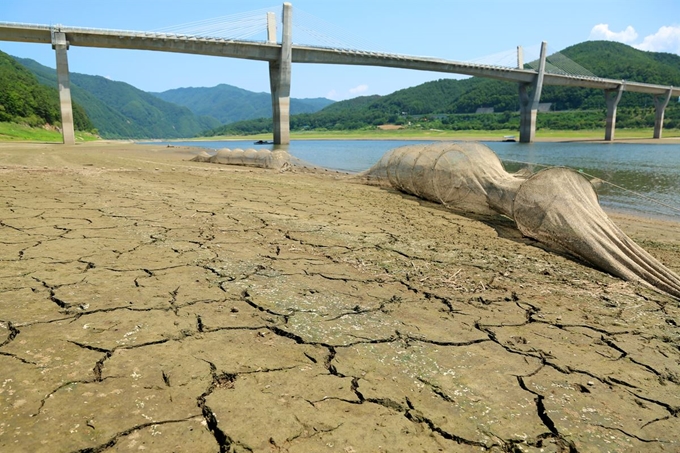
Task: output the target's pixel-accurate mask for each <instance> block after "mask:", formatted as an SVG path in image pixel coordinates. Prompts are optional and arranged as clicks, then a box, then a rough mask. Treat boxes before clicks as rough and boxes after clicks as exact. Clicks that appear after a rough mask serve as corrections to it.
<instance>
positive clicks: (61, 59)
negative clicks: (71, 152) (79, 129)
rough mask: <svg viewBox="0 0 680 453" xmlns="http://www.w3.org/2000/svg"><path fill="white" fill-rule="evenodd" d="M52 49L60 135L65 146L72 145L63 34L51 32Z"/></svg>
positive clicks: (65, 41) (69, 83)
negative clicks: (54, 60) (59, 109)
mask: <svg viewBox="0 0 680 453" xmlns="http://www.w3.org/2000/svg"><path fill="white" fill-rule="evenodd" d="M52 48H53V49H54V51H55V53H56V54H57V82H58V84H59V105H60V108H61V133H62V137H63V141H64V144H65V145H74V144H75V143H76V135H75V132H74V128H73V104H72V102H71V82H70V80H69V74H68V56H67V55H66V53H67V51H68V41H67V40H66V34H65V33H63V32H56V31H53V32H52Z"/></svg>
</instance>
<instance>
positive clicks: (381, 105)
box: [204, 41, 680, 136]
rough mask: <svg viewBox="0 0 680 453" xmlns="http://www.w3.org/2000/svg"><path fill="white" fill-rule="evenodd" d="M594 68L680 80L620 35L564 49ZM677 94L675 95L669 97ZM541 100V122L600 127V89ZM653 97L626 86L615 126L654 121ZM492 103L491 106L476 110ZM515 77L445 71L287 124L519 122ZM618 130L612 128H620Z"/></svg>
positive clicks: (677, 118) (608, 73) (671, 61)
mask: <svg viewBox="0 0 680 453" xmlns="http://www.w3.org/2000/svg"><path fill="white" fill-rule="evenodd" d="M561 53H562V54H563V55H565V56H567V57H568V58H570V59H571V60H573V61H575V62H576V63H578V64H579V65H581V66H583V67H585V68H588V69H589V70H590V71H592V72H593V73H594V74H596V75H598V76H601V77H605V78H611V79H616V80H622V79H623V80H635V81H636V82H645V83H654V84H660V85H666V86H668V85H672V86H680V56H678V55H673V54H664V53H654V52H643V51H640V50H636V49H634V48H632V47H629V46H626V45H624V44H620V43H614V42H608V41H588V42H585V43H581V44H578V45H575V46H572V47H569V48H567V49H564V50H563V51H562V52H561ZM674 101H676V99H674ZM541 102H542V103H550V104H551V111H550V112H546V113H540V114H539V115H538V121H537V129H538V130H548V129H549V130H582V129H583V130H597V129H604V127H605V101H604V96H603V93H602V90H594V89H584V88H577V87H556V86H546V87H544V89H543V92H542V94H541ZM653 105H654V100H653V97H652V96H650V95H645V94H641V93H630V92H625V93H624V94H623V97H622V99H621V102H620V104H619V108H618V112H617V124H616V126H617V130H621V129H625V128H637V129H639V128H648V127H653V125H654V107H653ZM478 108H493V111H494V113H480V114H477V113H475V112H476V111H477V109H478ZM518 110H519V96H518V88H517V84H516V83H510V82H503V81H498V80H492V79H484V78H476V77H472V78H468V79H463V80H453V79H442V80H436V81H432V82H427V83H424V84H422V85H419V86H416V87H412V88H407V89H404V90H399V91H396V92H394V93H392V94H389V95H387V96H367V97H360V98H355V99H350V100H347V101H342V102H337V103H335V104H332V105H330V106H328V107H326V108H324V109H323V110H321V111H320V112H317V113H313V114H301V115H293V116H291V122H290V126H291V131H321V132H323V131H340V130H364V131H367V130H371V129H375V128H376V126H378V125H382V124H395V125H403V126H405V127H407V128H409V129H422V130H430V129H437V130H448V131H458V130H489V131H491V130H498V131H500V130H509V131H513V132H514V131H517V130H518V129H519V113H518ZM664 128H665V129H674V128H680V105H679V104H678V103H677V102H672V103H671V104H669V106H668V108H667V109H666V115H665V120H664ZM271 130H272V121H271V119H270V118H259V119H253V120H249V121H242V122H238V123H233V124H228V125H225V126H221V127H219V128H217V129H214V130H211V131H208V132H205V133H204V134H205V135H209V136H214V135H248V134H262V133H271ZM618 135H620V134H618V133H617V136H618Z"/></svg>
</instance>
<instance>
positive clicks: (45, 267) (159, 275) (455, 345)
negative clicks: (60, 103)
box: [0, 143, 680, 452]
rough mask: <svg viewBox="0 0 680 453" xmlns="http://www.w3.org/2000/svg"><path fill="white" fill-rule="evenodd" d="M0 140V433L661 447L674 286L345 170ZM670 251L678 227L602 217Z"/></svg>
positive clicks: (385, 447) (191, 448)
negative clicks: (663, 289) (633, 276)
mask: <svg viewBox="0 0 680 453" xmlns="http://www.w3.org/2000/svg"><path fill="white" fill-rule="evenodd" d="M190 157H191V155H190V154H189V153H188V151H187V150H186V149H183V148H166V147H163V146H158V147H154V146H136V145H132V144H125V143H95V144H88V145H77V146H74V147H63V146H57V145H42V144H30V145H24V144H22V145H18V144H1V145H0V261H2V266H0V451H5V450H7V451H51V452H54V451H67V452H70V451H131V450H138V449H140V447H144V448H146V449H147V450H148V451H186V452H217V451H258V452H259V451H291V452H292V451H309V452H319V451H333V452H335V451H339V452H351V451H356V452H363V451H366V452H376V451H428V452H429V451H480V450H486V451H497V452H501V451H510V449H511V448H512V447H513V446H514V447H517V448H518V447H521V449H522V451H536V452H538V451H553V452H556V451H570V448H571V449H572V450H571V451H579V452H586V451H631V452H632V451H675V450H678V448H680V421H679V419H678V417H677V415H678V413H679V409H678V408H680V328H679V326H680V306H679V304H678V301H676V300H672V299H671V298H670V297H668V296H665V295H663V294H659V293H656V292H654V291H651V290H648V289H646V288H644V287H638V286H636V285H633V284H630V283H626V282H623V281H621V280H619V279H616V278H613V277H610V276H608V275H606V274H603V273H601V272H599V271H597V270H594V269H592V268H590V267H587V266H585V265H583V264H582V263H579V262H577V261H575V260H573V259H571V258H569V257H565V256H562V255H559V254H556V253H554V252H552V251H550V250H545V249H544V248H542V247H541V246H539V245H538V244H537V243H535V242H534V241H531V240H528V239H526V238H523V237H521V235H519V233H517V231H516V230H515V229H514V228H513V225H512V224H511V223H510V222H509V221H507V220H504V219H503V218H478V219H474V218H468V217H463V216H460V215H457V214H455V213H452V212H449V211H446V210H444V209H442V208H441V207H440V206H437V205H434V204H431V203H428V202H423V201H420V200H417V199H415V198H413V197H410V196H406V195H402V194H400V193H397V192H394V191H392V190H386V189H382V188H379V187H372V186H365V185H361V184H356V183H353V182H352V181H351V180H350V179H349V178H348V177H346V176H342V175H337V174H336V175H332V176H329V175H319V174H313V173H298V172H284V173H277V172H273V171H266V170H259V169H249V168H236V167H234V168H231V167H226V166H219V165H211V164H202V163H194V162H189V161H188V159H189V158H190ZM615 221H616V222H617V223H618V224H619V225H620V226H621V227H622V228H623V229H624V231H626V233H628V234H629V235H630V236H631V237H632V238H633V239H634V240H636V241H637V242H638V243H640V244H642V245H643V246H644V247H645V248H646V249H647V250H648V251H649V252H650V253H652V254H653V255H654V256H656V257H657V258H659V259H660V260H661V261H663V262H664V263H665V264H666V265H667V266H668V267H670V268H671V269H673V270H675V271H676V272H679V271H680V235H678V234H677V225H674V224H672V223H668V222H660V221H652V220H647V219H638V218H628V217H620V216H617V217H615Z"/></svg>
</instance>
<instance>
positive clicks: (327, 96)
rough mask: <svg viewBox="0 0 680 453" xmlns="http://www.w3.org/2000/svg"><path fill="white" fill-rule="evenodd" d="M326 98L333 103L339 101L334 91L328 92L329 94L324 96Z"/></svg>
mask: <svg viewBox="0 0 680 453" xmlns="http://www.w3.org/2000/svg"><path fill="white" fill-rule="evenodd" d="M326 98H327V99H332V100H334V101H339V100H340V99H339V96H338V92H337V91H335V90H331V91H329V92H328V93H327V94H326Z"/></svg>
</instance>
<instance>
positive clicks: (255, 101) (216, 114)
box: [152, 84, 333, 124]
mask: <svg viewBox="0 0 680 453" xmlns="http://www.w3.org/2000/svg"><path fill="white" fill-rule="evenodd" d="M152 94H154V95H155V96H158V97H159V98H161V99H163V100H165V101H168V102H172V103H174V104H177V105H183V106H185V107H188V108H189V110H191V111H192V112H194V113H195V114H196V115H205V116H211V117H213V118H217V119H218V120H219V121H220V122H221V123H222V124H228V123H233V122H236V121H242V120H248V119H253V118H262V117H270V116H271V115H272V98H271V95H270V94H269V93H254V92H252V91H248V90H244V89H241V88H237V87H235V86H231V85H226V84H220V85H217V86H215V87H210V88H176V89H174V90H168V91H163V92H162V93H152ZM332 103H333V101H331V100H330V99H326V98H313V99H295V98H293V99H291V100H290V112H291V114H293V115H295V114H298V113H314V112H318V111H319V110H321V109H322V108H324V107H326V106H328V105H330V104H332Z"/></svg>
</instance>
